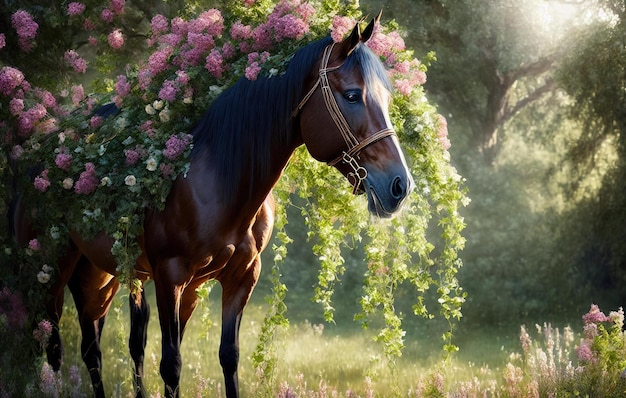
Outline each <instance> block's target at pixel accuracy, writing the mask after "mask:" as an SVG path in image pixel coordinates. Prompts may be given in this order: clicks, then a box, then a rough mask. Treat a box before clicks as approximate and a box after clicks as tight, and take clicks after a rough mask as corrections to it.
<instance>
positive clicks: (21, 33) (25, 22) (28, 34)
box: [11, 10, 39, 51]
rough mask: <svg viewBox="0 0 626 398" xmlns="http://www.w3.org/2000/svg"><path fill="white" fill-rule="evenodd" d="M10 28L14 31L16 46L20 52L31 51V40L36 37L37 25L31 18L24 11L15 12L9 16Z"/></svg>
mask: <svg viewBox="0 0 626 398" xmlns="http://www.w3.org/2000/svg"><path fill="white" fill-rule="evenodd" d="M11 26H13V28H14V29H15V30H16V32H17V36H18V44H19V46H20V48H21V49H22V51H30V50H31V49H32V40H33V39H34V38H35V36H37V29H39V25H38V24H37V22H35V20H34V19H33V17H32V16H31V15H30V14H29V13H28V12H27V11H24V10H17V11H16V12H14V13H13V15H11Z"/></svg>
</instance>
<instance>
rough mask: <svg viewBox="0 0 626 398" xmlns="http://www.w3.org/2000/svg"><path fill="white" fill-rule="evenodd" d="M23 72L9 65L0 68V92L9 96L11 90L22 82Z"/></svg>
mask: <svg viewBox="0 0 626 398" xmlns="http://www.w3.org/2000/svg"><path fill="white" fill-rule="evenodd" d="M24 81H25V80H24V74H23V73H22V72H21V71H20V70H19V69H15V68H13V67H10V66H5V67H3V68H2V69H0V93H2V94H4V95H6V96H7V97H10V96H11V95H12V94H13V90H15V89H16V88H17V87H19V86H20V85H21V84H22V83H23V82H24Z"/></svg>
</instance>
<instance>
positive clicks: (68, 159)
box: [54, 148, 72, 171]
mask: <svg viewBox="0 0 626 398" xmlns="http://www.w3.org/2000/svg"><path fill="white" fill-rule="evenodd" d="M54 164H56V165H57V167H58V168H60V169H61V170H65V171H67V170H69V169H70V166H71V165H72V155H71V154H69V153H67V149H65V148H61V151H60V152H59V153H58V154H57V156H56V158H55V159H54Z"/></svg>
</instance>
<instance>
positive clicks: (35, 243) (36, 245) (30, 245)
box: [28, 239, 41, 252]
mask: <svg viewBox="0 0 626 398" xmlns="http://www.w3.org/2000/svg"><path fill="white" fill-rule="evenodd" d="M28 248H29V249H30V250H32V251H35V252H36V251H39V249H41V247H40V246H39V241H38V240H37V239H31V240H30V241H29V242H28Z"/></svg>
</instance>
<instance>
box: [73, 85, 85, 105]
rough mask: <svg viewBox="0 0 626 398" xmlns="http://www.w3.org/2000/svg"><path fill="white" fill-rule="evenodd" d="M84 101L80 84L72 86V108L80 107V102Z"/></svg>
mask: <svg viewBox="0 0 626 398" xmlns="http://www.w3.org/2000/svg"><path fill="white" fill-rule="evenodd" d="M84 99H85V90H84V89H83V85H82V84H78V85H74V86H72V104H74V106H78V105H80V102H81V101H82V100H84Z"/></svg>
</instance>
